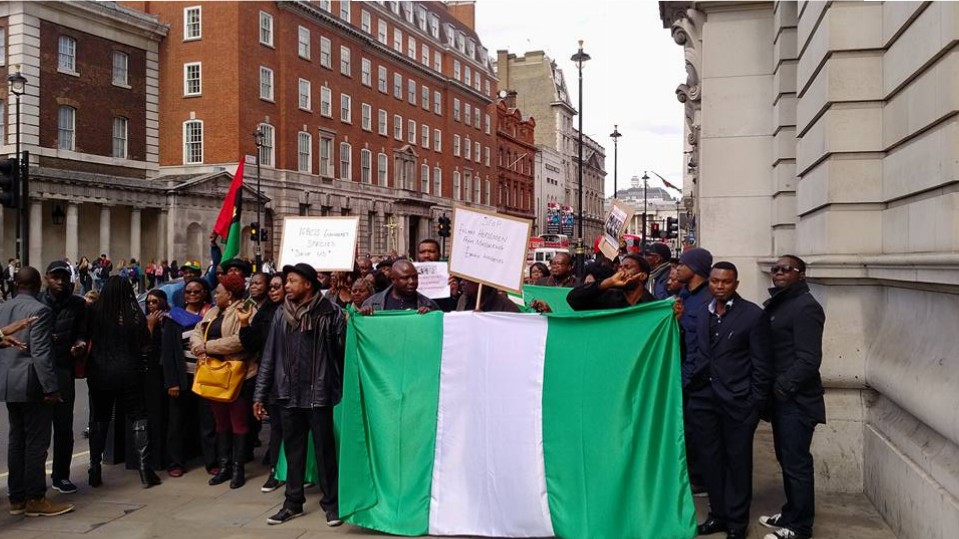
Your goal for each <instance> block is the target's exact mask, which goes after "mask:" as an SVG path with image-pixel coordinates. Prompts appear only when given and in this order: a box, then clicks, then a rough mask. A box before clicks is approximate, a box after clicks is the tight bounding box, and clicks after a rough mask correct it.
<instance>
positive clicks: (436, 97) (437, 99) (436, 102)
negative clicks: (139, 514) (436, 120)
mask: <svg viewBox="0 0 959 539" xmlns="http://www.w3.org/2000/svg"><path fill="white" fill-rule="evenodd" d="M433 113H434V114H440V115H442V114H443V96H442V94H440V93H439V92H438V91H434V92H433Z"/></svg>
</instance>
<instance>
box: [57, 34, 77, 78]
mask: <svg viewBox="0 0 959 539" xmlns="http://www.w3.org/2000/svg"><path fill="white" fill-rule="evenodd" d="M57 71H60V72H62V73H69V74H71V75H76V74H77V40H76V39H74V38H72V37H70V36H64V35H61V36H60V38H59V39H58V40H57Z"/></svg>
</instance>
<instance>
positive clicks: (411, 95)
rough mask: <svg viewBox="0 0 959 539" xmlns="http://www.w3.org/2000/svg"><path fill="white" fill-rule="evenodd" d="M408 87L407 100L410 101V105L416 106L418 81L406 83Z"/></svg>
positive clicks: (411, 80)
mask: <svg viewBox="0 0 959 539" xmlns="http://www.w3.org/2000/svg"><path fill="white" fill-rule="evenodd" d="M406 86H407V98H408V99H409V102H410V105H416V81H415V80H413V79H410V80H408V81H406Z"/></svg>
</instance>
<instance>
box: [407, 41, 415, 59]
mask: <svg viewBox="0 0 959 539" xmlns="http://www.w3.org/2000/svg"><path fill="white" fill-rule="evenodd" d="M406 55H407V56H409V57H410V58H411V59H412V60H413V61H414V62H415V61H416V38H414V37H413V36H407V37H406Z"/></svg>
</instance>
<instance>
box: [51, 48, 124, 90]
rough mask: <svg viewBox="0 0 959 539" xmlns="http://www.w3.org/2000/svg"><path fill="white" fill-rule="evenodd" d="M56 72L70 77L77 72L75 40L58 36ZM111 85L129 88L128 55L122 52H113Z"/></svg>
mask: <svg viewBox="0 0 959 539" xmlns="http://www.w3.org/2000/svg"><path fill="white" fill-rule="evenodd" d="M57 58H58V59H57V70H58V71H60V72H63V73H69V74H71V75H78V74H79V72H78V71H77V40H76V39H73V38H72V37H70V36H60V39H59V42H58V56H57ZM113 84H114V85H116V86H124V87H129V86H130V55H129V54H127V53H125V52H122V51H113Z"/></svg>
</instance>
